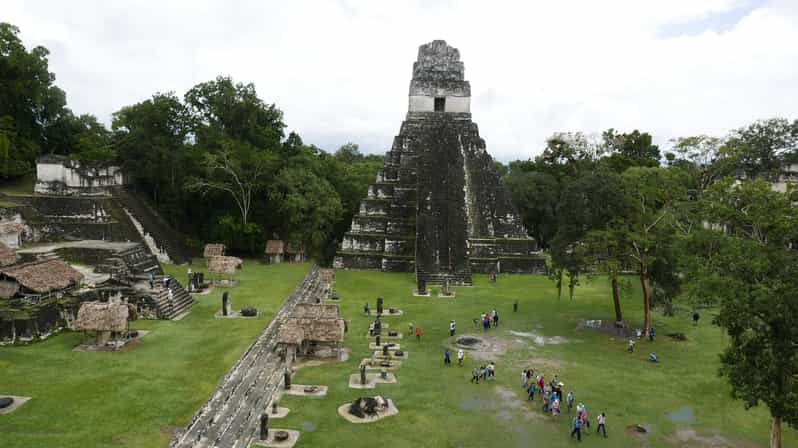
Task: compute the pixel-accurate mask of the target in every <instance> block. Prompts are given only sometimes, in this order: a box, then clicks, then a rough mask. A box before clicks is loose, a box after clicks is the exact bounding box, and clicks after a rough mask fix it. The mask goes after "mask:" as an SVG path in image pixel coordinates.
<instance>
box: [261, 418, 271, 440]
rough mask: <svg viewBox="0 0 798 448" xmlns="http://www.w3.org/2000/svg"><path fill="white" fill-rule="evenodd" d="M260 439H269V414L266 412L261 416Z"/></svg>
mask: <svg viewBox="0 0 798 448" xmlns="http://www.w3.org/2000/svg"><path fill="white" fill-rule="evenodd" d="M260 439H261V440H268V439H269V414H267V413H265V412H264V413H263V414H261V415H260Z"/></svg>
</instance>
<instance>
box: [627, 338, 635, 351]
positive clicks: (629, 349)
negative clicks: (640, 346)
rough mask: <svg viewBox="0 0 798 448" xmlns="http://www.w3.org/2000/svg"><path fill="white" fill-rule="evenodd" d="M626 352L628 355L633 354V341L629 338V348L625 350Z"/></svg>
mask: <svg viewBox="0 0 798 448" xmlns="http://www.w3.org/2000/svg"><path fill="white" fill-rule="evenodd" d="M626 351H627V352H629V353H634V352H635V340H634V339H632V338H629V347H627V348H626Z"/></svg>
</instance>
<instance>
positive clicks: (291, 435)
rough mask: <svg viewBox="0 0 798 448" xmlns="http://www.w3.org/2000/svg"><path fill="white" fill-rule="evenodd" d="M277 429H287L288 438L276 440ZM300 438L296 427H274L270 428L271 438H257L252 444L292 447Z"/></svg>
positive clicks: (279, 447)
mask: <svg viewBox="0 0 798 448" xmlns="http://www.w3.org/2000/svg"><path fill="white" fill-rule="evenodd" d="M277 431H285V432H287V433H288V440H283V441H281V442H278V441H276V440H274V433H276V432H277ZM298 440H299V431H297V430H294V429H281V428H274V429H269V438H268V439H266V440H256V441H255V442H253V443H252V446H265V447H269V448H291V447H292V446H294V445H296V442H297V441H298Z"/></svg>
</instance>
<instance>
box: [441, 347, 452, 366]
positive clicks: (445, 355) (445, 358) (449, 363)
mask: <svg viewBox="0 0 798 448" xmlns="http://www.w3.org/2000/svg"><path fill="white" fill-rule="evenodd" d="M443 363H444V364H446V365H447V366H449V367H451V366H452V360H451V359H449V349H448V348H447V349H446V351H444V352H443Z"/></svg>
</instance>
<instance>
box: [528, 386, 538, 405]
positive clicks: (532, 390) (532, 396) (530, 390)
mask: <svg viewBox="0 0 798 448" xmlns="http://www.w3.org/2000/svg"><path fill="white" fill-rule="evenodd" d="M536 388H537V387H536V386H535V384H534V383H532V384H530V385H529V388H528V389H527V390H526V392H527V393H528V394H529V398H528V400H532V401H535V389H536Z"/></svg>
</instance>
